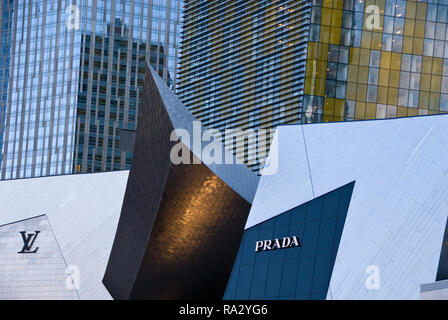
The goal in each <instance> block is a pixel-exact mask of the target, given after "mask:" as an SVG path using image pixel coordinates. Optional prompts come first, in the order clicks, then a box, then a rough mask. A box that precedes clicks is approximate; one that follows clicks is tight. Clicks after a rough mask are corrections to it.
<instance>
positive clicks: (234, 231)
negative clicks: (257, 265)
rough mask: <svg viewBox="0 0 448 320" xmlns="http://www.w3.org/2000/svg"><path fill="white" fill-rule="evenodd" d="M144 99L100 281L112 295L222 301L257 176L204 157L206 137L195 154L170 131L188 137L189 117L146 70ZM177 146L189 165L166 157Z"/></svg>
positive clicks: (191, 131) (241, 166) (183, 139)
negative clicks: (105, 263) (110, 246)
mask: <svg viewBox="0 0 448 320" xmlns="http://www.w3.org/2000/svg"><path fill="white" fill-rule="evenodd" d="M143 96H144V98H143V105H142V109H141V111H140V114H139V123H140V124H139V127H138V129H137V139H136V143H135V149H134V152H135V153H134V159H133V162H132V167H131V173H130V176H129V181H128V185H127V188H126V195H125V199H124V203H123V210H122V213H121V217H120V222H119V224H118V229H117V234H116V236H115V241H114V245H113V248H112V252H111V255H110V258H109V263H108V266H107V270H106V273H105V276H104V280H103V282H104V285H105V286H106V288H107V289H108V290H109V292H110V293H111V295H112V296H113V297H114V298H115V299H190V298H194V299H213V298H214V299H220V298H221V297H222V296H223V294H224V291H225V287H226V284H227V280H228V277H229V275H230V272H231V269H232V264H233V261H234V259H235V256H236V253H237V250H238V245H239V242H240V240H241V236H242V232H243V227H244V224H245V222H246V219H247V216H248V214H249V210H250V204H251V202H252V199H253V197H254V194H255V190H256V187H257V185H258V177H257V176H256V175H255V174H254V173H253V172H251V171H250V170H249V169H248V168H247V167H246V166H245V165H244V164H242V163H238V161H237V160H236V159H235V161H233V164H219V163H207V162H205V161H204V160H203V158H202V155H203V153H202V151H201V150H204V149H205V146H206V142H201V143H202V144H203V145H202V147H201V148H200V149H199V150H200V151H199V152H198V151H197V150H198V149H197V148H196V147H191V146H193V145H195V143H196V142H195V141H194V142H193V143H191V142H190V141H188V140H187V137H186V136H185V134H183V135H180V133H179V132H177V131H175V129H184V130H186V131H187V132H189V135H190V137H193V136H194V135H195V130H197V129H195V128H194V121H195V119H194V117H193V116H192V115H191V113H190V112H189V111H188V110H187V109H185V107H184V106H183V105H182V104H181V103H180V101H179V100H178V99H177V97H176V96H175V95H174V93H173V92H172V91H171V90H170V89H169V88H168V87H167V86H166V84H165V83H164V82H163V81H162V79H161V78H159V77H158V76H157V74H156V72H155V71H154V70H150V69H149V67H148V68H147V71H146V80H145V87H144V92H143ZM173 133H176V135H175V136H174V137H173ZM200 138H202V137H200ZM193 139H194V138H193ZM176 145H177V146H181V147H182V151H180V152H181V153H182V158H184V157H187V158H188V159H189V161H187V162H188V163H184V162H182V163H179V164H174V163H173V162H172V159H173V157H172V153H173V150H175V148H176ZM190 148H191V149H190ZM218 148H220V149H221V154H223V155H224V154H226V153H228V151H226V150H225V149H224V147H223V146H222V145H219V147H218ZM216 152H218V151H217V150H215V153H216ZM230 156H231V157H232V158H233V156H232V155H230ZM190 161H191V162H190ZM224 243H225V245H223V244H224Z"/></svg>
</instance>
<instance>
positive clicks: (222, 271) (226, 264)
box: [132, 165, 250, 299]
mask: <svg viewBox="0 0 448 320" xmlns="http://www.w3.org/2000/svg"><path fill="white" fill-rule="evenodd" d="M249 210H250V204H249V203H248V202H247V201H245V200H244V199H242V198H241V197H240V196H239V195H238V194H236V193H235V191H233V190H232V189H231V188H229V187H228V186H227V185H226V184H225V183H224V182H223V181H222V180H221V179H219V178H218V177H217V176H216V175H214V174H213V173H212V172H211V171H210V170H209V169H208V168H207V167H206V166H204V165H194V166H191V165H183V166H172V167H171V168H170V173H169V176H168V181H167V183H166V187H165V193H164V195H163V198H162V201H161V203H160V207H159V210H158V215H157V219H156V222H155V224H154V227H153V229H152V233H151V238H150V241H149V244H148V248H147V250H146V253H145V257H144V259H143V263H142V266H141V268H140V271H139V275H138V277H137V280H136V283H135V286H134V289H133V292H132V298H134V299H142V298H144V299H161V298H163V299H165V298H169V299H192V298H193V299H197V298H203V299H207V298H211V297H214V298H221V297H222V296H223V294H224V291H225V287H226V284H227V281H228V279H229V276H230V272H231V269H232V265H233V261H234V260H235V257H236V253H237V250H238V246H239V242H240V240H241V237H242V234H243V226H244V223H245V221H246V219H247V215H248V213H249Z"/></svg>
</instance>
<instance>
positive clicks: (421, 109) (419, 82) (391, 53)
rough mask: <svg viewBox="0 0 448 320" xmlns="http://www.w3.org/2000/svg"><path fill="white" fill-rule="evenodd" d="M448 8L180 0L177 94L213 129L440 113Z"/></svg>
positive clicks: (439, 3)
mask: <svg viewBox="0 0 448 320" xmlns="http://www.w3.org/2000/svg"><path fill="white" fill-rule="evenodd" d="M447 10H448V1H447V0H424V1H411V0H409V1H405V0H356V1H355V0H313V1H268V0H262V1H220V2H219V3H218V2H210V1H187V6H186V9H185V21H184V23H185V25H184V35H183V43H182V55H181V64H180V74H179V87H178V93H179V97H180V98H181V100H182V102H183V103H184V104H185V105H186V106H187V107H188V108H189V109H190V110H191V111H192V112H193V114H194V115H195V116H196V117H198V118H199V119H201V120H202V121H203V122H204V125H205V126H208V127H212V128H217V129H219V130H223V129H225V128H228V127H242V128H269V127H275V126H277V125H280V124H291V123H310V122H327V121H345V120H352V119H373V118H386V117H387V118H391V117H403V116H414V115H424V114H433V113H442V112H446V111H448V30H447V22H448V21H447V16H448V13H447ZM248 148H249V149H250V147H248ZM239 153H241V152H237V154H239ZM240 158H242V155H241V154H240ZM263 161H264V160H263V159H257V162H256V163H255V164H251V165H249V166H250V167H251V168H252V169H253V170H255V171H256V170H258V169H259V168H260V167H261V166H262V165H263Z"/></svg>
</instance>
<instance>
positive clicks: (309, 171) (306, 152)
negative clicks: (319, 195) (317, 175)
mask: <svg viewBox="0 0 448 320" xmlns="http://www.w3.org/2000/svg"><path fill="white" fill-rule="evenodd" d="M300 127H301V129H302V136H303V145H304V147H305V156H306V163H307V166H308V174H309V176H310V183H311V191H312V192H313V198H315V197H316V196H315V194H314V184H313V177H312V175H311V167H310V160H309V158H308V148H307V147H306V140H305V131H304V130H303V125H301V126H300Z"/></svg>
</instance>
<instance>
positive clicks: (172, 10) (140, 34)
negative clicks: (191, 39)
mask: <svg viewBox="0 0 448 320" xmlns="http://www.w3.org/2000/svg"><path fill="white" fill-rule="evenodd" d="M181 9H182V7H181V4H180V0H157V1H149V0H135V1H132V0H128V1H118V0H107V1H105V0H102V1H91V0H77V1H75V0H73V1H61V0H33V1H19V0H14V1H2V10H3V11H2V12H3V14H2V16H1V17H2V21H1V25H2V59H6V57H8V56H10V57H11V63H10V64H9V65H8V70H6V71H5V70H3V71H2V72H3V73H2V78H7V85H3V86H2V87H1V89H2V92H1V96H2V99H4V100H5V101H4V105H5V108H4V109H2V110H1V111H2V113H1V115H2V117H3V118H4V119H5V120H4V126H3V127H4V139H3V140H2V141H3V148H2V152H1V153H2V155H3V161H2V166H1V179H16V178H25V177H36V176H46V175H57V174H67V173H72V172H92V171H108V170H116V169H123V168H129V165H130V158H131V157H132V150H129V146H128V147H125V148H121V146H120V134H121V130H122V129H123V130H124V131H126V130H128V131H129V132H127V134H128V136H130V137H131V138H132V134H133V132H132V131H133V130H135V127H136V125H137V117H136V114H137V112H138V106H139V103H140V99H141V94H140V93H141V87H142V81H143V80H142V77H141V76H139V74H141V67H139V66H140V65H144V62H145V59H148V60H149V61H150V62H151V63H152V65H153V67H154V68H155V69H156V70H158V72H159V74H160V75H161V76H162V77H163V78H164V79H165V81H166V82H167V83H168V84H169V85H170V86H171V88H173V89H175V86H176V84H175V79H176V68H175V66H176V64H177V61H176V59H177V58H176V57H177V50H178V49H177V48H178V40H177V39H178V31H179V28H180V26H179V20H180V11H181ZM9 25H10V27H9V28H5V27H8V26H9ZM8 36H9V37H10V39H11V40H10V41H7V40H8V39H9V38H8ZM8 46H10V49H9V50H5V48H8ZM149 57H153V58H152V59H151V58H149ZM128 136H127V137H126V139H125V140H132V139H130V138H129V137H128Z"/></svg>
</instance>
